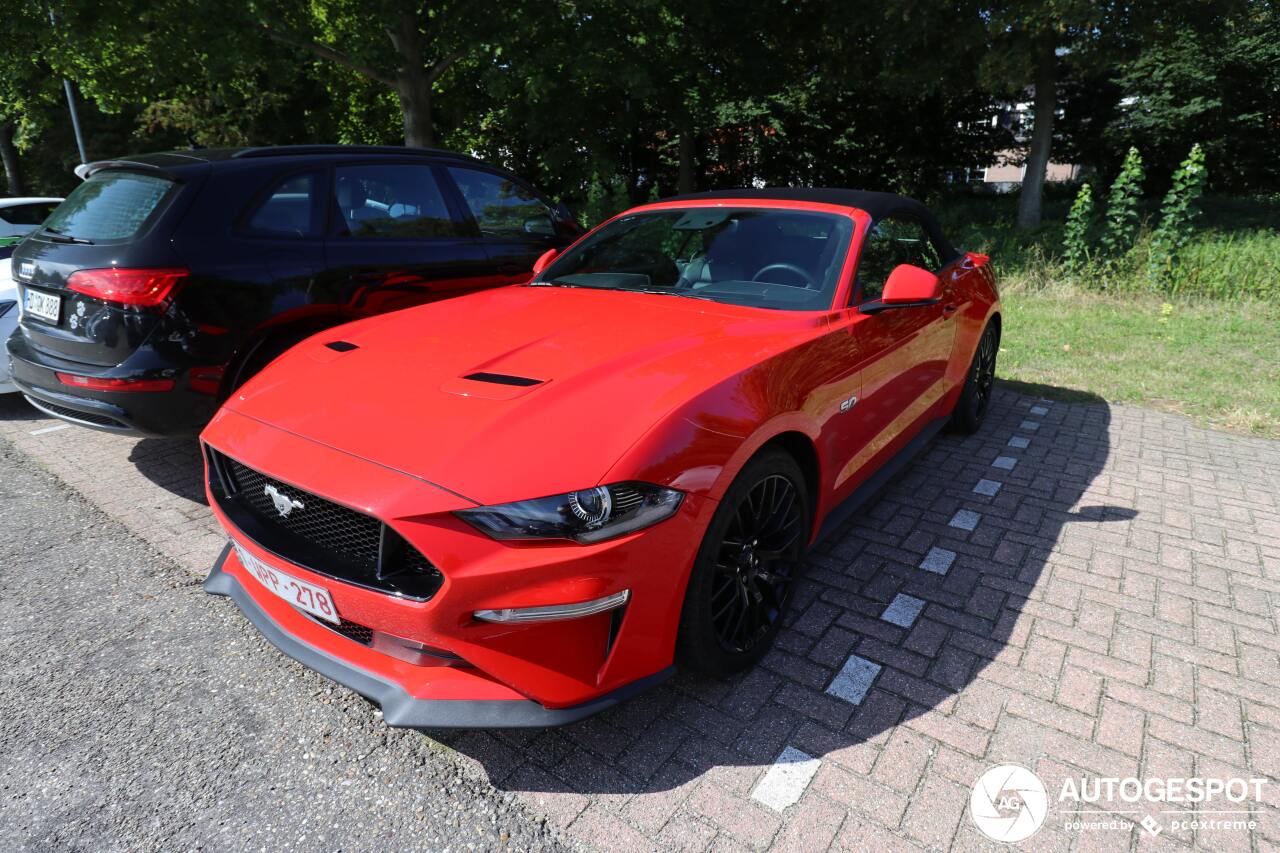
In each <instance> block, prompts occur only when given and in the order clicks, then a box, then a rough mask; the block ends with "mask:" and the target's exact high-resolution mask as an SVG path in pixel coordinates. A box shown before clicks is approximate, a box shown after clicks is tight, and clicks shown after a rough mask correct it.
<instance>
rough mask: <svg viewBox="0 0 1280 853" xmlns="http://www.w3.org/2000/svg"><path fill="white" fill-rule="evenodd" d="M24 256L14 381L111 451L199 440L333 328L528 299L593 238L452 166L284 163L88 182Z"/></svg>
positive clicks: (372, 157) (536, 202) (348, 156)
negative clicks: (449, 306) (237, 393)
mask: <svg viewBox="0 0 1280 853" xmlns="http://www.w3.org/2000/svg"><path fill="white" fill-rule="evenodd" d="M76 172H77V174H78V175H79V176H80V177H81V178H83V179H84V183H82V184H81V185H80V186H79V187H77V188H76V189H75V190H74V191H73V192H72V193H71V195H70V196H68V197H67V200H66V201H64V202H63V203H62V204H61V205H60V206H59V207H58V208H57V209H56V210H55V211H54V212H53V213H52V214H51V215H50V216H49V218H48V219H47V220H46V221H45V223H44V226H43V227H42V228H41V229H40V230H38V231H36V232H35V233H34V234H32V235H31V236H30V237H28V238H27V239H26V240H25V241H24V242H23V243H22V244H21V245H20V246H19V247H18V249H17V250H16V251H15V252H14V256H13V276H14V278H15V279H16V280H17V282H18V286H19V289H20V291H21V294H20V299H21V301H20V303H19V304H20V305H21V306H22V321H21V323H20V324H19V326H18V329H17V331H16V332H14V334H13V336H12V337H11V338H10V339H9V342H8V351H9V356H10V359H11V363H12V367H13V379H14V381H15V382H16V383H17V385H18V388H19V389H20V390H21V391H22V392H23V393H24V394H25V395H26V397H27V399H28V400H29V401H30V402H31V404H32V405H34V406H35V407H36V408H38V409H41V410H42V411H44V412H46V413H48V414H51V415H56V416H58V417H60V418H64V419H66V420H69V421H72V422H75V423H78V424H82V425H84V426H91V427H97V428H99V429H107V430H113V431H117V432H131V433H142V434H146V435H182V434H188V433H194V432H198V431H199V430H200V428H201V427H203V426H204V424H205V423H207V422H208V420H209V418H210V417H212V415H213V413H214V412H215V411H216V410H217V407H218V404H219V403H220V402H221V401H222V400H223V399H224V398H225V397H226V396H227V395H228V394H229V393H230V392H231V391H232V390H233V389H235V388H236V387H237V386H239V385H240V384H241V383H242V382H244V381H245V379H247V378H248V377H250V376H252V375H253V374H254V373H256V372H257V371H258V370H260V369H261V368H262V367H264V366H265V365H266V364H267V363H268V362H270V361H271V360H272V359H274V358H275V357H276V356H278V355H279V354H280V353H282V352H284V351H285V350H286V349H288V348H289V347H290V346H292V345H293V344H295V343H297V342H298V341H300V340H302V339H303V338H305V337H308V336H309V335H312V334H315V333H316V332H319V331H322V330H323V329H326V328H328V327H331V326H335V325H337V324H339V323H344V322H347V321H349V320H354V319H357V318H359V317H365V316H368V315H370V314H377V313H382V312H385V311H394V310H397V309H399V308H406V307H409V306H411V305H417V304H420V303H423V302H431V301H434V300H437V299H444V298H446V297H450V296H457V295H460V294H463V293H468V292H471V291H474V290H479V289H482V288H489V287H498V286H501V285H505V284H512V283H516V282H522V281H526V280H528V278H529V277H530V275H531V270H532V268H533V264H534V261H535V260H537V258H538V257H539V256H540V255H542V254H543V253H544V252H546V251H547V250H549V249H553V248H555V249H558V248H561V247H563V246H565V245H566V244H568V243H570V242H572V241H573V240H574V239H575V238H576V237H577V236H578V235H579V234H580V233H581V231H580V229H579V227H578V226H577V224H576V223H575V222H574V221H573V218H572V217H571V216H570V215H569V213H568V211H567V210H566V209H565V208H564V207H563V205H561V206H553V205H552V204H551V203H550V202H548V201H547V200H546V199H544V198H543V197H542V196H541V195H539V194H538V193H537V192H535V191H534V190H533V189H532V188H530V187H529V185H528V184H526V183H524V182H523V181H521V180H520V179H519V178H517V177H516V176H514V175H512V174H510V173H508V172H506V171H503V170H502V169H498V168H495V167H493V166H488V165H486V164H484V163H482V162H480V161H478V160H475V159H473V158H471V157H467V156H465V155H461V154H454V153H450V152H448V151H435V150H425V149H413V148H391V147H363V146H340V145H325V146H282V147H271V148H246V149H236V150H200V151H175V152H169V153H164V154H148V155H143V156H138V157H130V158H127V159H120V160H110V161H104V162H98V163H91V164H88V165H85V166H81V167H79V168H78V169H77V170H76Z"/></svg>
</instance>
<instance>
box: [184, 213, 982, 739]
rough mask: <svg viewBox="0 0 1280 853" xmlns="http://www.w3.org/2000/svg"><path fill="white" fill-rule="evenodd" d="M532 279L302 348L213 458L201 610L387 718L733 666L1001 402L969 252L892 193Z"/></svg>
mask: <svg viewBox="0 0 1280 853" xmlns="http://www.w3.org/2000/svg"><path fill="white" fill-rule="evenodd" d="M548 255H551V253H548ZM535 270H536V273H535V276H534V278H533V280H532V281H530V282H529V283H527V284H524V285H517V286H512V287H506V288H502V289H499V290H493V291H487V292H481V293H476V294H474V295H470V296H464V297H461V298H458V299H452V300H446V301H442V302H438V303H434V304H430V305H426V306H423V307H420V308H411V309H408V310H404V311H400V312H397V313H394V314H388V315H384V316H379V317H374V318H370V319H368V320H362V321H359V322H356V323H352V324H350V325H346V326H342V327H339V328H337V329H332V330H330V331H328V332H325V333H322V334H320V335H317V336H315V337H312V338H310V339H308V340H306V341H304V342H303V343H302V344H299V345H298V346H297V347H295V348H294V349H292V350H291V351H289V352H288V353H286V354H285V355H284V356H282V357H281V358H279V359H278V360H277V361H275V362H274V363H273V364H272V365H271V366H270V367H268V368H267V369H266V370H264V371H263V372H262V373H261V374H259V375H258V376H257V377H256V378H254V379H252V380H251V381H250V382H249V383H248V384H246V385H245V386H244V387H242V388H241V389H240V390H239V391H238V392H237V393H236V394H235V395H233V397H232V399H230V400H229V401H228V402H227V404H226V406H225V407H224V408H223V409H222V410H221V411H220V412H219V414H218V415H217V416H216V417H215V418H214V420H213V421H212V423H211V424H210V425H209V426H208V428H207V429H206V430H205V431H204V434H203V443H204V450H205V455H206V461H207V467H208V493H209V498H210V505H211V506H213V507H214V510H215V512H216V513H217V515H218V518H219V520H220V521H221V522H222V524H223V525H224V526H225V527H226V529H227V532H228V534H229V535H230V537H231V545H230V546H229V547H228V549H227V551H225V552H224V554H223V556H222V558H221V559H220V560H219V562H218V565H217V566H216V567H215V568H214V570H213V572H212V574H211V575H210V577H209V580H208V581H207V582H206V589H208V590H209V591H210V592H213V593H218V594H224V595H230V596H231V597H232V598H233V599H234V600H235V602H236V604H238V605H239V606H240V608H241V609H242V610H243V611H244V612H245V613H246V614H247V616H248V617H249V619H251V620H252V621H253V623H254V624H255V625H257V626H258V628H259V629H260V630H261V631H263V633H264V634H265V635H266V636H267V638H268V639H270V640H271V642H272V643H274V644H275V645H277V646H278V647H280V648H281V649H282V650H283V651H285V652H286V653H287V654H289V655H291V656H293V657H294V658H296V659H298V660H300V661H301V662H303V663H304V664H306V665H308V666H310V667H312V668H314V669H316V670H318V671H319V672H321V673H323V674H325V675H327V676H328V677H330V678H332V679H334V680H336V681H339V682H341V683H343V684H345V685H347V686H349V687H351V688H352V689H354V690H356V691H359V692H360V693H362V694H364V695H365V696H368V697H369V698H371V699H373V700H374V701H376V702H378V703H379V704H380V705H381V706H382V709H383V713H384V716H385V719H386V722H387V723H389V724H391V725H401V726H415V727H448V726H466V727H481V726H545V725H555V724H559V723H567V722H571V721H573V720H577V719H580V718H582V717H585V716H587V715H589V714H592V713H594V712H596V711H599V710H602V709H603V708H606V707H608V706H610V705H612V704H615V703H617V702H619V701H621V700H622V699H624V698H626V697H627V696H629V695H632V694H634V693H636V692H637V691H639V690H641V689H643V688H645V687H646V686H648V685H651V684H653V683H655V682H656V681H658V680H660V679H662V678H663V677H665V676H667V675H668V674H669V673H670V672H671V671H672V669H673V666H674V665H675V664H676V663H677V662H679V663H681V664H683V665H685V666H688V667H691V668H694V669H698V670H701V671H704V672H708V673H712V674H717V675H723V674H726V673H730V672H733V671H736V670H740V669H742V668H744V667H747V666H749V665H751V664H752V663H753V662H755V661H756V660H758V659H759V658H760V657H761V655H763V654H764V652H765V651H766V650H767V649H768V648H769V646H770V644H771V643H772V641H773V639H774V636H775V635H776V634H777V632H778V630H779V627H780V625H781V623H782V619H783V616H784V614H785V613H786V610H787V606H788V603H789V600H790V595H791V590H792V587H793V586H794V584H795V581H796V578H797V573H798V571H799V569H800V567H801V565H802V561H803V557H804V553H805V550H806V548H807V547H808V546H809V545H810V543H811V542H813V541H814V540H815V539H816V538H818V537H819V536H820V535H822V533H823V532H825V530H828V529H830V528H831V527H833V526H834V525H836V524H837V523H838V522H839V521H840V520H842V519H844V518H847V517H848V515H849V513H851V512H854V511H856V508H857V506H858V504H859V503H860V502H861V501H862V500H864V499H865V498H866V497H867V496H869V495H870V494H872V493H873V492H875V491H876V490H877V489H878V488H879V487H880V486H881V485H882V484H883V483H884V481H885V480H886V479H887V478H888V477H889V476H891V475H892V473H893V472H894V471H895V470H897V469H898V468H900V467H901V466H902V464H903V463H904V462H905V461H906V460H907V459H908V458H909V457H910V456H911V455H912V454H913V453H914V452H915V451H917V450H918V449H919V448H920V447H921V446H922V445H923V444H924V443H926V442H927V441H928V440H929V439H930V438H931V437H932V436H933V435H934V434H935V433H936V432H937V430H938V429H940V428H941V427H942V426H944V425H946V424H948V423H950V424H952V425H954V426H955V427H956V428H958V429H960V430H962V431H972V430H975V429H977V428H978V426H979V424H980V423H981V422H982V419H983V416H984V414H985V413H986V410H987V405H988V402H989V400H990V397H991V390H992V379H993V375H994V371H995V360H996V352H997V349H998V344H999V338H1000V306H999V300H998V297H997V294H996V289H995V285H994V278H993V276H992V274H991V270H990V266H989V264H988V263H987V258H986V257H984V256H982V255H975V254H962V253H960V252H958V251H957V250H956V249H954V248H953V247H952V246H951V244H950V243H948V242H947V240H946V238H945V237H944V236H943V234H942V232H941V230H940V229H939V227H938V225H937V222H936V221H935V219H934V218H933V216H932V215H931V214H930V213H929V211H928V210H927V209H926V208H925V207H923V206H922V205H921V204H920V203H918V202H916V201H912V200H910V199H907V198H902V197H900V196H895V195H887V194H881V193H868V192H855V191H849V190H836V189H829V190H828V189H803V190H801V189H794V190H734V191H727V192H718V193H707V194H701V195H693V196H685V197H681V198H675V199H671V200H668V201H663V202H660V203H656V204H650V205H645V206H643V207H638V208H635V209H632V210H629V211H627V212H625V213H623V214H621V215H619V216H617V217H615V218H613V219H611V220H610V221H608V222H606V223H605V224H603V225H601V226H600V227H598V228H596V229H595V230H594V231H592V232H591V233H590V234H588V235H586V236H585V237H583V238H581V239H579V240H578V241H577V242H576V243H575V244H574V245H572V246H571V247H569V248H568V249H566V250H565V251H564V252H563V253H562V254H560V255H559V256H558V257H548V256H544V257H543V258H542V259H541V260H540V261H539V263H538V266H537V267H536V268H535Z"/></svg>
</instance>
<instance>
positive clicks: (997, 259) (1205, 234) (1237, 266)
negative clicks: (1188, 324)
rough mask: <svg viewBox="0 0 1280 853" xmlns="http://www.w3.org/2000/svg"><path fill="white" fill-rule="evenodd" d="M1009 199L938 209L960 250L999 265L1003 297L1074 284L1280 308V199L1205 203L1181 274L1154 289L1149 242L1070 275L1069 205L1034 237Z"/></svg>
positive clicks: (1050, 214)
mask: <svg viewBox="0 0 1280 853" xmlns="http://www.w3.org/2000/svg"><path fill="white" fill-rule="evenodd" d="M1015 203H1016V200H1015V199H1013V198H1009V197H997V198H991V199H978V198H973V199H946V200H944V201H942V202H940V203H938V204H937V210H938V214H939V217H940V218H941V219H942V225H943V229H944V230H945V231H946V232H947V234H948V235H949V236H950V237H951V240H952V242H953V243H955V244H956V245H957V246H958V247H960V248H961V249H964V250H967V251H974V252H982V253H984V254H988V255H990V256H991V257H992V260H993V262H994V263H995V264H996V270H997V274H998V275H999V279H1000V284H1001V288H1002V290H1006V291H1010V290H1012V291H1019V290H1033V291H1041V290H1058V289H1061V288H1062V287H1063V286H1064V285H1067V284H1070V285H1074V286H1078V287H1080V288H1083V289H1086V290H1103V289H1105V290H1106V292H1107V293H1109V294H1111V295H1113V296H1129V295H1132V296H1147V295H1152V296H1160V297H1165V298H1168V297H1177V298H1179V299H1192V300H1215V301H1217V300H1221V301H1238V300H1244V299H1255V300H1262V301H1266V302H1269V303H1272V304H1276V305H1280V231H1278V230H1277V229H1276V227H1275V223H1276V222H1280V196H1272V197H1257V198H1220V197H1214V196H1206V197H1204V198H1202V199H1201V200H1200V202H1199V204H1198V207H1199V208H1200V209H1201V211H1202V215H1201V216H1200V217H1199V218H1198V219H1197V220H1196V226H1195V229H1194V231H1193V232H1192V236H1191V238H1190V239H1189V240H1188V241H1187V242H1186V244H1185V245H1184V246H1183V247H1182V249H1181V250H1180V252H1179V262H1178V274H1177V275H1176V276H1174V277H1173V278H1172V279H1170V280H1159V281H1153V280H1152V279H1151V278H1150V277H1149V276H1148V274H1147V258H1148V257H1149V254H1150V240H1151V235H1150V234H1141V233H1140V234H1139V235H1138V238H1137V242H1136V245H1135V247H1134V250H1133V251H1131V252H1128V253H1126V254H1125V255H1124V256H1122V257H1120V258H1115V259H1113V260H1112V262H1111V263H1110V264H1109V265H1107V266H1106V267H1105V268H1104V267H1100V266H1099V265H1098V264H1093V263H1090V264H1086V265H1085V266H1084V267H1083V268H1082V269H1080V270H1078V271H1074V272H1073V271H1072V270H1070V269H1068V268H1067V265H1066V263H1065V258H1064V257H1063V254H1062V249H1061V247H1062V246H1063V244H1064V242H1065V236H1064V235H1065V220H1066V218H1067V216H1068V212H1067V204H1066V201H1065V200H1053V199H1050V200H1049V201H1047V202H1046V204H1045V218H1046V221H1045V224H1044V226H1043V227H1042V228H1040V229H1038V230H1036V231H1034V232H1026V231H1019V230H1017V229H1016V228H1015V227H1014V205H1015Z"/></svg>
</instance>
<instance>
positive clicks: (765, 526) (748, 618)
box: [679, 450, 812, 675]
mask: <svg viewBox="0 0 1280 853" xmlns="http://www.w3.org/2000/svg"><path fill="white" fill-rule="evenodd" d="M811 512H812V511H811V509H810V506H809V496H808V492H807V491H806V488H805V481H804V475H803V474H802V473H801V471H800V468H799V466H798V465H797V464H796V462H795V460H794V459H793V458H792V457H791V456H790V455H788V454H787V453H785V452H783V451H781V450H770V451H767V452H766V453H764V454H762V455H761V456H759V457H757V458H756V459H753V460H752V461H751V462H750V463H748V464H747V466H746V467H745V468H744V469H743V471H742V473H741V474H739V476H738V479H737V480H735V481H734V483H733V485H731V486H730V487H729V490H728V491H727V492H726V493H725V496H724V498H723V499H722V500H721V503H720V507H719V508H718V509H717V510H716V514H715V516H714V517H713V518H712V521H711V524H710V526H709V527H708V529H707V534H706V538H705V539H704V541H703V544H702V547H701V549H700V550H699V552H698V557H697V562H696V563H695V565H694V569H693V573H692V575H691V577H690V580H689V589H688V591H687V592H686V595H685V605H684V611H683V612H682V614H681V625H680V640H679V646H680V656H681V659H682V661H683V662H684V663H687V664H689V665H691V666H693V667H694V668H695V669H699V670H701V671H703V672H708V673H711V674H714V675H727V674H729V673H732V672H737V671H739V670H741V669H744V668H746V667H748V666H750V665H751V664H753V663H755V662H756V661H757V660H759V659H760V658H761V657H762V656H763V655H764V653H765V652H767V651H768V649H769V647H770V646H771V645H772V643H773V638H774V637H775V636H776V635H777V633H778V630H779V629H780V628H781V626H782V619H783V617H784V615H785V614H786V611H787V607H788V605H789V604H790V602H791V592H792V588H793V586H794V584H795V581H796V579H797V577H798V576H799V574H800V567H801V564H802V561H803V559H804V553H805V549H806V548H807V547H808V541H809V533H810V526H811V518H812V515H811Z"/></svg>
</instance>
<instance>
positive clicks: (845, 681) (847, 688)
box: [827, 655, 880, 705]
mask: <svg viewBox="0 0 1280 853" xmlns="http://www.w3.org/2000/svg"><path fill="white" fill-rule="evenodd" d="M879 674H880V664H878V663H872V662H871V661H869V660H867V659H866V658H860V657H858V656H857V655H849V659H848V660H847V661H845V662H844V666H843V667H841V668H840V671H839V672H837V673H836V677H835V678H833V679H831V684H830V685H829V686H828V687H827V692H828V693H830V694H831V695H832V696H836V697H839V698H841V699H843V700H845V701H846V702H849V703H850V704H853V705H861V704H862V700H863V699H865V698H866V697H867V691H868V690H870V689H871V682H873V681H875V680H876V676H877V675H879Z"/></svg>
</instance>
